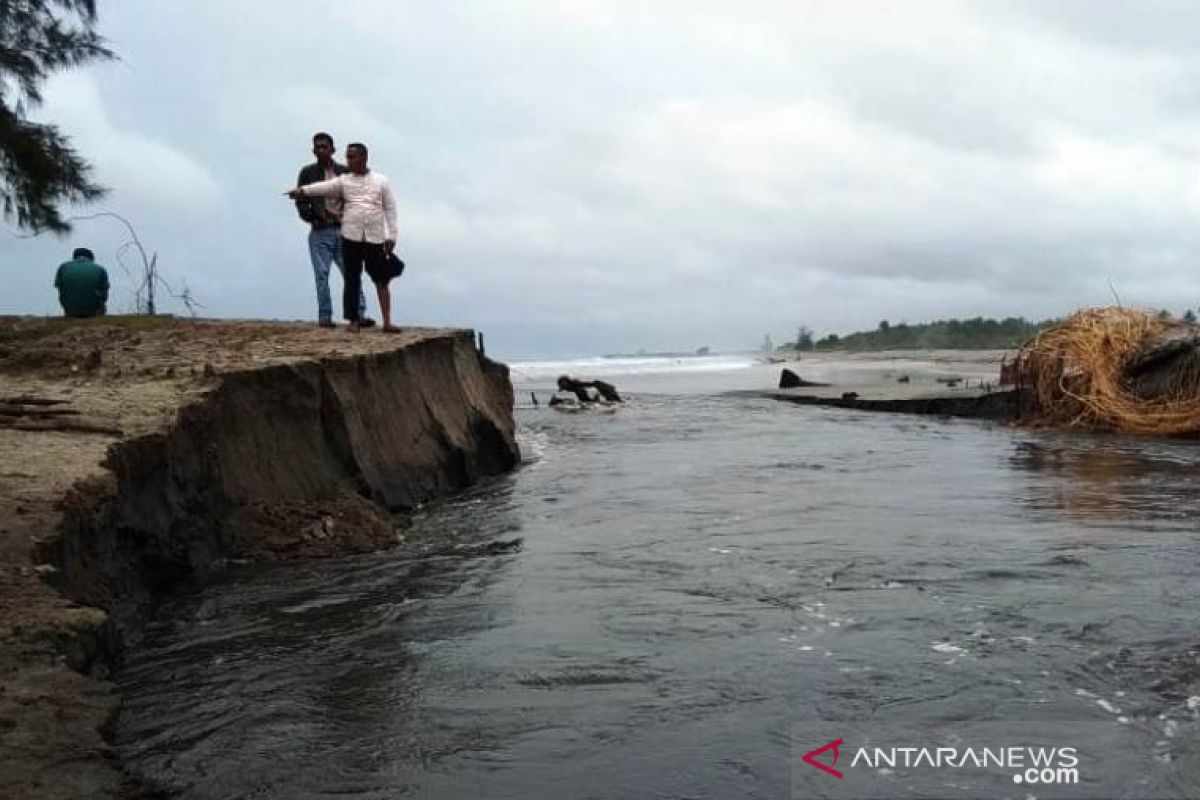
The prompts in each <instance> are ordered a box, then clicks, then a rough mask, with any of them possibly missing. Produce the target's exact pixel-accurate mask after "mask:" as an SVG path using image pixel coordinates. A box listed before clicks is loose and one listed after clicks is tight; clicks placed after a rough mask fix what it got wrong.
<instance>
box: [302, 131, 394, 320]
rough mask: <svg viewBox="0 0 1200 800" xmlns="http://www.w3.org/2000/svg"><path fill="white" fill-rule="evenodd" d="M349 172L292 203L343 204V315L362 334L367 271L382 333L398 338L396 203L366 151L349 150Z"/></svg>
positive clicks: (316, 185)
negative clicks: (326, 200) (393, 275)
mask: <svg viewBox="0 0 1200 800" xmlns="http://www.w3.org/2000/svg"><path fill="white" fill-rule="evenodd" d="M346 168H347V170H348V171H347V172H346V173H345V174H342V175H337V176H334V177H333V178H330V179H329V180H324V181H318V182H316V183H310V184H308V185H307V186H297V187H296V188H295V189H292V190H291V191H290V192H288V197H291V198H292V199H298V198H303V197H333V198H340V199H341V201H342V266H343V268H344V270H345V273H346V280H345V283H344V284H343V287H342V314H343V315H344V316H345V318H346V320H347V321H348V322H349V323H350V327H351V329H352V330H358V328H359V325H360V319H361V315H360V312H359V307H358V297H359V292H360V291H361V287H362V273H363V270H364V269H365V270H366V272H367V274H368V275H369V276H371V279H372V281H373V282H374V283H375V290H376V292H377V293H378V296H379V310H380V312H381V313H382V314H383V330H384V331H385V332H387V333H396V332H398V331H399V329H398V328H396V327H395V326H393V325H392V298H391V292H390V291H389V290H388V284H387V279H388V277H390V274H389V267H388V263H387V259H388V256H389V255H390V254H391V252H392V250H393V249H394V248H395V247H396V199H395V197H394V196H393V195H392V187H391V184H390V183H389V182H388V179H387V177H386V176H384V175H381V174H380V173H378V172H373V171H371V169H370V168H369V167H368V166H367V146H366V145H365V144H361V143H359V142H354V143H353V144H351V145H348V146H347V147H346Z"/></svg>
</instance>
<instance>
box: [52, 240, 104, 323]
mask: <svg viewBox="0 0 1200 800" xmlns="http://www.w3.org/2000/svg"><path fill="white" fill-rule="evenodd" d="M93 258H94V256H93V255H92V251H91V250H88V249H87V248H86V247H77V248H75V252H74V253H73V254H72V258H71V260H70V261H65V262H63V263H62V264H60V265H59V267H58V272H57V273H55V275H54V288H56V289H58V302H59V304H60V305H62V309H63V314H64V315H65V316H68V317H99V316H103V315H104V313H105V312H106V311H107V308H106V306H107V304H108V271H107V270H105V269H104V267H102V266H100V265H99V264H97V263H96V262H95V261H93Z"/></svg>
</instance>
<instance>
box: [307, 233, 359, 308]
mask: <svg viewBox="0 0 1200 800" xmlns="http://www.w3.org/2000/svg"><path fill="white" fill-rule="evenodd" d="M308 255H309V257H310V258H312V266H313V277H314V278H315V279H316V282H317V317H319V318H320V319H333V304H332V302H331V301H330V299H329V265H330V264H331V263H333V264H337V268H338V272H339V273H340V274H341V275H342V279H343V280H345V277H346V275H345V273H344V272H343V270H342V231H341V229H340V228H335V227H329V228H320V229H318V228H312V229H311V230H309V232H308ZM366 315H367V298H366V296H365V295H364V294H363V292H362V290H361V289H359V292H358V316H359V318H362V317H365V316H366Z"/></svg>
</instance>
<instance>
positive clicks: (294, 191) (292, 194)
mask: <svg viewBox="0 0 1200 800" xmlns="http://www.w3.org/2000/svg"><path fill="white" fill-rule="evenodd" d="M284 194H286V195H287V196H288V197H290V198H292V199H293V200H295V199H297V198H299V197H300V196H301V194H300V187H299V186H297V187H296V188H295V189H288V190H287V191H286V192H284Z"/></svg>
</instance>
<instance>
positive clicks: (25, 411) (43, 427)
mask: <svg viewBox="0 0 1200 800" xmlns="http://www.w3.org/2000/svg"><path fill="white" fill-rule="evenodd" d="M65 404H66V401H65V400H50V399H47V398H43V397H31V396H21V397H6V398H3V399H0V428H9V429H11V430H17V431H63V432H66V433H99V434H104V435H106V436H121V435H122V432H121V431H120V430H119V429H117V428H114V427H112V426H111V425H106V424H104V423H103V422H99V421H96V420H90V419H86V418H84V417H83V416H82V415H81V414H80V413H79V411H77V410H76V409H73V408H55V406H63V405H65Z"/></svg>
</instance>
